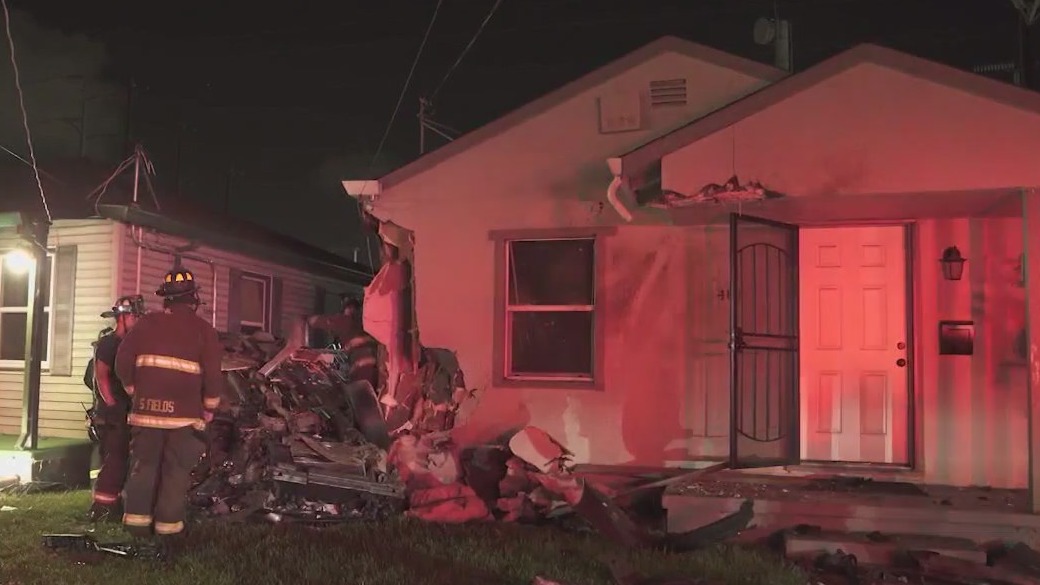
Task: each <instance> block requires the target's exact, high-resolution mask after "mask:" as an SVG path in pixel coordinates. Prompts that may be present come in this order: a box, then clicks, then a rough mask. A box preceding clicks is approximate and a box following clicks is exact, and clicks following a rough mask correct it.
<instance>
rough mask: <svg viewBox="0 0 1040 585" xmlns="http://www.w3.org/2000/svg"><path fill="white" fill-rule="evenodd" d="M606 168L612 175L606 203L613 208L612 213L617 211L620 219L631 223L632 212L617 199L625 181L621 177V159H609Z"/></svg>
mask: <svg viewBox="0 0 1040 585" xmlns="http://www.w3.org/2000/svg"><path fill="white" fill-rule="evenodd" d="M607 166H608V167H610V173H611V174H612V175H614V178H613V179H611V181H610V185H608V186H607V201H609V202H610V206H611V207H613V208H614V211H617V213H618V215H620V216H621V218H622V219H624V220H625V221H626V222H631V221H632V218H633V216H632V212H631V211H629V210H628V208H627V207H625V204H624V203H622V202H621V199H619V198H618V190H619V189H621V187H622V186H623V185H624V184H625V179H624V177H623V176H622V175H621V159H620V158H609V159H607Z"/></svg>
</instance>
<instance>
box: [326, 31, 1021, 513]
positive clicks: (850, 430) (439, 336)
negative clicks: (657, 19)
mask: <svg viewBox="0 0 1040 585" xmlns="http://www.w3.org/2000/svg"><path fill="white" fill-rule="evenodd" d="M665 86H667V87H668V88H669V90H668V91H667V92H664V91H659V88H661V87H665ZM674 88H685V90H679V89H674ZM666 94H667V95H668V96H669V98H668V99H674V100H675V101H676V102H679V103H678V104H676V105H664V103H663V102H664V101H665V100H664V98H660V99H659V97H658V96H663V95H666ZM680 95H681V96H682V97H681V98H680V97H674V96H680ZM658 104H661V105H658ZM622 112H623V113H622ZM614 130H620V131H616V132H615V131H614ZM1038 143H1040V96H1038V95H1037V94H1035V93H1033V92H1031V91H1027V90H1025V89H1022V88H1018V87H1014V86H1010V85H1005V84H1003V83H1001V82H998V81H995V80H992V79H988V78H984V77H980V76H976V75H973V74H970V73H966V72H963V71H959V70H955V69H953V68H950V67H946V66H944V65H940V64H937V63H933V62H929V61H926V60H923V59H919V58H917V57H914V56H911V55H906V54H902V53H899V52H896V51H892V50H889V49H885V48H881V47H877V46H871V45H865V46H859V47H856V48H853V49H851V50H849V51H846V52H844V53H842V54H840V55H838V56H836V57H833V58H831V59H829V60H827V61H825V62H823V63H820V64H819V65H816V66H815V67H812V68H810V69H807V70H805V71H803V72H800V73H797V74H794V75H790V76H785V75H782V74H781V73H779V72H777V71H775V70H772V69H770V68H768V67H765V66H761V65H757V64H752V63H748V62H746V61H743V60H740V59H738V58H736V57H731V56H727V57H721V56H719V54H718V53H717V52H715V51H712V50H709V49H706V48H703V47H699V46H697V45H694V44H691V43H686V42H684V41H679V40H676V39H663V40H660V41H657V42H655V43H653V44H651V45H649V46H647V47H645V48H644V49H641V50H639V51H637V52H635V53H633V54H631V55H629V56H627V57H624V58H622V59H621V60H620V61H618V62H615V63H613V64H610V65H607V66H606V67H604V68H602V69H600V70H597V71H595V72H593V73H591V74H589V75H587V76H586V77H584V78H582V79H580V80H578V81H576V82H574V83H572V84H570V85H568V86H565V87H563V88H561V89H560V90H559V91H557V92H555V93H553V94H551V95H549V96H546V97H543V98H541V99H539V100H536V101H535V102H533V103H531V104H528V105H527V106H525V107H523V108H521V109H520V110H518V111H517V112H514V113H513V114H510V115H508V116H506V117H504V118H502V119H500V120H498V121H495V122H492V123H491V124H489V125H487V126H485V127H484V128H481V129H479V130H477V131H475V132H473V133H471V134H469V135H466V136H463V137H461V138H459V139H457V140H456V141H454V142H452V143H451V144H449V145H448V146H446V147H444V148H442V149H440V150H437V151H434V152H432V153H430V154H428V155H426V156H424V157H422V158H420V159H418V160H417V161H415V162H413V163H411V164H410V165H408V166H405V167H403V168H401V169H399V170H397V171H395V172H393V173H391V174H390V175H388V176H386V177H383V178H381V179H378V180H366V181H346V182H345V183H344V188H345V189H346V191H347V192H348V193H349V194H350V195H352V196H355V197H359V198H360V199H362V200H363V201H365V203H366V205H367V206H368V207H369V209H370V210H371V212H372V213H373V214H374V215H375V216H376V217H378V218H380V219H382V220H384V221H389V222H393V223H394V224H397V225H399V226H402V227H403V228H406V229H408V230H411V231H412V233H413V236H414V247H415V249H414V262H415V291H416V292H415V295H416V298H415V303H416V312H417V319H418V325H419V328H420V330H421V336H422V341H423V343H424V344H426V345H433V346H439V347H452V348H455V349H456V350H457V351H458V355H459V359H460V362H461V365H462V368H463V369H464V370H465V372H466V374H467V380H468V382H469V384H470V385H471V386H476V387H478V388H479V389H480V390H481V391H482V394H481V396H480V399H479V400H478V401H476V402H475V404H476V405H475V406H474V407H473V410H472V411H471V412H469V413H467V416H466V417H465V420H466V422H467V423H468V424H467V428H470V429H472V432H473V433H474V434H475V435H483V436H492V435H494V434H495V432H500V431H502V430H504V429H507V428H509V427H514V426H517V425H522V424H534V425H538V426H540V427H542V428H544V429H545V430H546V431H548V432H549V433H550V434H551V435H553V436H554V437H556V438H557V439H559V440H560V441H561V442H562V443H563V444H565V445H566V446H567V447H568V448H569V449H570V450H571V451H572V452H574V454H575V458H576V460H577V461H579V462H590V463H596V464H608V465H630V466H693V465H702V464H703V462H705V461H712V460H726V459H728V460H729V461H730V462H731V463H732V464H733V465H734V466H736V467H755V466H764V465H772V466H775V465H797V464H799V463H804V464H807V463H813V464H816V465H818V466H822V467H815V466H814V468H822V469H839V470H840V469H859V470H867V471H864V473H868V474H872V475H875V476H882V475H885V474H889V475H891V474H899V477H902V478H909V479H912V480H914V481H918V482H926V483H940V484H949V485H955V486H967V485H987V486H994V487H1006V488H1026V487H1027V486H1032V485H1034V483H1035V481H1037V480H1040V457H1037V456H1036V454H1035V449H1036V446H1037V445H1040V397H1035V395H1037V393H1036V392H1035V391H1032V390H1031V388H1035V387H1037V385H1038V383H1040V359H1038V356H1037V355H1036V352H1037V350H1036V349H1035V343H1036V342H1035V341H1032V340H1036V339H1040V319H1037V318H1035V317H1034V318H1032V319H1031V320H1029V319H1026V315H1027V314H1031V315H1034V316H1035V315H1037V314H1040V294H1037V293H1035V292H1034V293H1032V294H1027V292H1028V291H1029V288H1030V287H1031V286H1035V285H1033V284H1030V283H1033V282H1036V279H1037V278H1040V254H1037V252H1036V250H1040V228H1037V227H1036V226H1040V199H1038V198H1040V191H1037V189H1036V188H1037V187H1038V186H1040V167H1038V166H1037V165H1036V164H1034V163H1033V161H1032V159H1031V157H1032V155H1031V153H1032V152H1034V151H1035V149H1034V148H1033V147H1032V146H1031V145H1034V144H1038ZM734 175H736V176H737V177H739V178H740V179H738V181H737V182H738V183H739V181H740V180H743V181H748V183H744V186H745V187H747V186H748V185H750V181H757V182H760V183H761V184H762V187H764V188H765V189H767V190H768V191H770V192H773V193H775V194H779V195H781V196H780V197H775V198H773V197H770V198H765V199H760V198H758V197H745V198H740V197H732V196H726V194H725V193H724V194H723V195H724V196H722V197H721V199H720V201H721V202H716V203H712V202H711V197H703V198H701V199H706V201H703V202H698V198H697V197H696V195H697V194H698V193H705V192H707V191H710V190H711V189H705V187H706V186H708V185H710V184H723V183H725V182H726V181H727V178H729V177H731V176H734ZM743 193H744V194H745V195H746V194H748V193H752V194H754V193H755V191H754V189H751V190H745V191H743ZM730 195H733V193H730ZM1023 234H1024V235H1023ZM958 252H959V253H962V254H963V257H964V258H966V259H967V261H966V262H963V263H961V262H958V261H957V260H956V253H958ZM944 256H945V257H946V259H947V262H946V263H943V262H940V258H943V257H944ZM958 269H962V270H963V272H962V274H958V272H960V270H958ZM955 278H960V279H959V280H957V279H955ZM731 348H732V349H731ZM1027 354H1031V355H1027ZM1029 364H1032V365H1029ZM1030 375H1032V377H1033V379H1032V380H1030ZM1032 421H1037V422H1036V423H1033V422H1032ZM1038 505H1040V504H1038V492H1037V490H1033V506H1034V510H1036V509H1037V508H1038Z"/></svg>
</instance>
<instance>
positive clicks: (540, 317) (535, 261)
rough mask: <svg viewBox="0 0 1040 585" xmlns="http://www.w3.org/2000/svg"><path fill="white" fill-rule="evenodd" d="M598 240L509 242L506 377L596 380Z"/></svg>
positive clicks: (507, 243)
mask: <svg viewBox="0 0 1040 585" xmlns="http://www.w3.org/2000/svg"><path fill="white" fill-rule="evenodd" d="M595 244H596V240H595V239H594V238H591V237H583V238H558V239H514V240H507V241H506V242H505V256H506V258H505V260H506V270H505V280H506V291H505V294H504V295H502V297H503V298H504V299H505V318H504V322H503V324H504V327H503V328H502V329H504V331H502V333H503V334H504V338H505V339H504V340H503V345H502V347H504V348H505V352H504V353H505V356H504V358H505V368H504V372H503V377H504V378H505V379H507V380H542V381H554V382H558V381H567V382H586V383H590V382H592V381H593V377H594V373H595V369H596V357H595V349H596V343H595V334H596V330H595V329H596V326H595V321H596V320H595V313H596V262H595V248H596V246H595ZM496 359H499V358H496Z"/></svg>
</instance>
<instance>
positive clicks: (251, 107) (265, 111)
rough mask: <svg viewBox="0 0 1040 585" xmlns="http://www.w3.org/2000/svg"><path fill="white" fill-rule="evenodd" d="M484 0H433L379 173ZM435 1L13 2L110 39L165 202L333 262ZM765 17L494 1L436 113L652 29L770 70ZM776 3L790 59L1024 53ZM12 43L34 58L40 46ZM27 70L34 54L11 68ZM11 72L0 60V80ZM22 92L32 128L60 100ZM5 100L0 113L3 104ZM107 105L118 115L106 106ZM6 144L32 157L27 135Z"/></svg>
mask: <svg viewBox="0 0 1040 585" xmlns="http://www.w3.org/2000/svg"><path fill="white" fill-rule="evenodd" d="M494 3H495V0H444V1H443V4H442V6H441V9H440V11H439V13H438V16H437V21H436V23H435V24H434V27H433V32H432V34H431V37H430V41H429V44H428V45H427V48H426V51H425V52H424V53H423V56H422V59H421V61H420V62H419V65H418V68H417V71H416V75H415V78H414V80H413V82H412V86H411V88H410V89H409V91H408V93H407V95H406V97H405V99H404V102H403V105H402V107H401V111H400V113H399V114H398V117H397V121H396V123H395V125H394V128H393V130H392V132H391V133H390V136H389V139H388V141H387V143H386V146H385V147H384V150H383V154H382V155H381V157H380V161H379V163H377V165H376V170H375V172H374V173H373V174H374V175H379V174H382V173H383V172H385V171H387V170H389V169H391V168H393V167H395V166H398V165H400V164H402V163H404V162H407V161H409V160H411V159H413V158H415V157H416V156H418V122H417V120H416V113H417V110H418V99H419V97H420V96H424V95H425V96H428V95H429V94H430V93H431V92H432V91H433V89H434V88H435V87H436V86H437V85H438V84H439V83H440V82H441V80H442V79H443V78H444V76H445V74H446V73H447V71H448V69H449V67H450V66H451V64H452V62H454V61H455V60H456V58H457V57H458V55H459V53H460V51H461V50H462V49H463V47H464V46H465V45H466V44H467V42H469V40H470V39H471V37H472V36H473V34H474V32H475V31H476V30H477V28H478V26H479V24H480V22H481V21H482V20H483V19H484V17H485V16H486V15H487V13H488V10H489V9H490V8H491V6H492V5H493V4H494ZM436 4H437V2H436V0H365V1H357V0H354V1H352V0H340V1H336V2H330V1H325V0H320V1H319V0H311V1H307V2H298V3H287V2H281V3H274V2H271V3H265V2H256V1H252V2H238V1H228V2H190V1H182V2H173V3H165V2H141V1H140V0H138V1H135V2H129V1H122V0H106V1H102V2H86V1H83V0H9V6H10V7H11V8H12V9H17V10H21V11H23V12H27V13H29V14H30V15H31V16H32V17H33V18H34V19H35V20H36V23H37V26H39V27H43V28H50V29H56V30H60V31H61V33H63V34H64V35H85V36H86V39H81V41H82V42H91V43H94V44H95V45H97V46H99V47H100V46H104V47H105V48H107V57H106V59H107V60H106V62H105V64H104V68H103V69H102V70H101V71H100V72H99V73H97V75H98V76H99V77H100V78H102V79H99V81H103V82H106V83H107V84H108V86H107V87H108V88H109V93H110V94H112V95H119V96H125V95H127V93H126V92H127V89H126V88H127V87H128V86H129V82H130V80H131V79H133V80H134V82H135V87H136V89H135V90H134V91H133V100H132V103H133V108H132V116H130V120H131V133H132V135H133V138H135V139H137V140H140V141H141V142H142V143H143V144H144V146H145V148H146V149H147V151H148V152H149V154H150V155H151V158H152V159H153V161H154V163H155V166H156V170H157V176H158V180H159V183H160V186H161V188H160V194H161V196H162V197H177V196H178V193H180V196H181V197H184V198H189V199H192V200H194V201H200V202H205V203H208V204H210V205H213V206H215V207H217V208H219V209H220V210H222V211H223V210H227V211H229V212H230V213H233V214H236V215H240V216H242V217H245V218H248V219H250V220H253V221H256V222H258V223H261V224H264V225H267V226H268V227H272V228H274V229H277V230H279V231H283V232H286V233H289V234H291V235H295V236H297V237H300V238H301V239H305V240H308V241H310V242H312V243H315V244H318V245H321V246H323V247H326V248H328V249H331V250H333V251H336V252H338V253H341V254H345V255H350V254H352V250H353V248H354V247H357V246H361V247H362V248H363V245H361V244H359V242H360V241H361V239H360V237H359V235H358V233H357V231H358V227H357V223H356V213H355V207H354V204H353V203H352V202H350V201H348V200H346V198H345V196H344V194H343V192H342V190H341V189H340V187H339V180H340V179H342V178H363V177H364V175H366V174H368V173H366V170H367V169H368V168H369V165H370V161H371V158H372V155H373V153H374V151H375V148H376V145H377V143H378V142H379V140H380V138H381V136H382V134H383V132H384V130H385V129H386V125H387V122H388V121H389V119H390V115H391V113H392V111H393V108H394V104H395V102H396V100H397V97H398V95H399V93H400V91H401V87H402V84H403V83H404V80H405V77H406V75H407V72H408V68H409V66H410V64H411V62H412V59H413V58H414V56H415V52H416V49H417V48H418V45H419V42H420V40H421V38H422V35H423V32H424V31H425V29H426V27H427V25H428V24H429V21H430V17H431V15H432V14H433V11H434V7H435V6H436ZM776 9H777V6H776V5H775V3H774V2H772V1H765V0H763V1H759V0H627V1H620V0H503V1H502V3H501V5H500V7H499V9H498V11H497V12H496V13H495V15H494V16H493V17H492V19H491V21H490V23H489V24H488V26H487V28H486V29H485V30H484V31H483V33H481V35H480V37H479V39H478V40H477V42H476V44H475V45H474V47H473V49H472V50H471V51H470V53H469V54H468V55H467V56H466V58H465V59H464V61H463V62H462V64H461V65H460V66H459V67H458V69H457V70H455V71H454V73H452V75H451V77H450V78H449V79H448V80H447V82H446V83H445V84H444V86H443V89H442V90H441V91H440V93H439V95H438V96H437V100H436V102H435V105H436V115H435V119H436V120H437V121H438V122H440V123H442V124H446V125H448V126H451V127H453V128H456V129H458V130H460V131H462V132H465V131H468V130H472V129H474V128H476V127H478V126H480V125H482V124H484V123H486V122H488V121H490V120H492V119H494V118H496V117H497V116H500V115H502V114H503V113H505V112H507V111H509V110H511V109H513V108H515V107H517V106H519V105H521V104H523V103H525V102H527V101H530V100H531V99H533V98H536V97H538V96H539V95H542V94H544V93H546V92H548V91H551V90H552V89H554V88H555V87H558V86H560V85H562V84H564V83H566V82H567V81H570V80H572V79H574V78H576V77H578V76H580V75H582V74H583V73H586V72H588V71H590V70H591V69H593V68H595V67H597V66H599V65H602V64H604V63H606V62H608V61H610V60H612V59H614V58H617V57H619V56H621V55H622V54H624V53H626V52H629V51H631V50H633V49H635V48H637V47H639V46H640V45H643V44H645V43H648V42H650V41H652V40H654V39H656V38H658V37H660V36H662V35H676V36H680V37H683V38H686V39H689V40H693V41H697V42H701V43H704V44H707V45H711V46H714V47H717V48H720V49H722V50H725V51H729V52H732V53H735V54H738V55H742V56H745V57H749V58H753V59H758V60H761V61H766V62H769V61H770V60H771V48H770V47H763V46H759V45H756V44H755V43H754V40H753V38H752V26H753V24H754V22H755V20H756V19H757V18H759V17H762V16H771V15H772V14H773V11H774V10H776ZM778 9H779V12H780V15H781V17H783V18H786V19H789V20H790V21H791V22H792V30H793V36H794V60H795V68H796V69H798V70H800V69H804V68H805V67H807V66H810V65H812V64H814V63H816V62H818V61H820V60H821V59H824V58H826V57H829V56H831V55H833V54H835V53H837V52H839V51H841V50H843V49H846V48H848V47H850V46H853V45H855V44H857V43H861V42H868V41H869V42H877V43H880V44H884V45H887V46H890V47H893V48H896V49H900V50H904V51H908V52H911V53H914V54H917V55H920V56H923V57H927V58H931V59H935V60H939V61H943V62H947V63H950V64H953V65H956V66H961V67H970V66H972V65H979V64H986V63H998V62H1010V61H1013V60H1014V59H1016V57H1017V53H1018V17H1017V14H1016V12H1015V11H1014V10H1013V8H1012V6H1011V2H1010V1H1009V0H952V1H947V2H937V1H933V0H783V1H781V2H780V3H779V8H778ZM15 41H16V43H19V50H20V51H21V50H22V49H21V45H22V44H24V45H26V47H28V48H26V49H25V51H26V55H29V52H30V49H31V50H36V51H37V52H40V51H42V52H44V53H45V52H46V51H47V46H46V45H47V43H40V42H37V43H35V44H33V41H32V40H31V39H22V38H19V37H18V36H17V35H16V38H15ZM6 56H7V55H6V51H4V54H3V57H5V59H4V62H6ZM33 63H34V62H33V61H32V60H31V59H30V58H29V57H27V59H26V62H25V63H23V64H22V67H23V76H26V75H31V74H32V73H33V72H32V71H25V70H24V69H30V70H31V68H32V67H33ZM37 68H38V69H39V68H42V66H39V67H37ZM44 73H45V72H44ZM36 74H37V76H40V75H43V74H42V73H40V72H39V71H37V72H36ZM10 75H11V72H10V68H9V67H3V68H2V69H0V79H2V81H0V90H2V89H3V88H5V87H8V86H10V85H11V82H10V79H11V77H10ZM61 91H62V92H63V95H70V94H77V92H71V91H69V90H68V89H67V88H66V89H65V90H61ZM77 95H78V94H77ZM73 97H76V96H73ZM111 97H112V96H111V95H110V98H111ZM27 99H28V102H27V106H28V108H29V110H30V115H31V117H32V118H31V119H32V120H38V119H39V118H40V117H45V116H46V115H47V109H48V108H49V107H52V105H51V104H50V103H49V102H48V100H47V99H45V98H42V97H40V98H38V99H37V102H36V103H34V102H33V99H32V96H29V97H28V98H27ZM112 99H113V100H114V101H115V102H118V101H119V100H117V99H115V98H112ZM110 101H111V100H110ZM124 101H125V100H124ZM8 106H9V104H6V103H5V105H4V108H3V111H2V112H0V116H4V117H10V116H11V115H13V111H12V108H10V107H8ZM67 106H68V105H67ZM106 115H107V117H108V118H109V119H110V122H111V125H112V127H113V128H116V126H119V125H120V124H122V122H119V121H120V119H122V118H123V116H122V114H120V113H119V112H118V111H114V112H109V113H108V114H106ZM93 119H94V118H92V120H93ZM117 122H119V124H117ZM33 124H34V127H35V125H36V122H34V123H33ZM122 125H125V124H122ZM34 130H35V128H34ZM41 132H45V130H41ZM111 133H112V134H118V133H119V132H118V131H116V130H113V131H112V132H111ZM66 136H67V133H66ZM0 137H2V139H3V143H4V144H3V145H4V146H6V147H8V148H12V149H16V150H18V151H19V152H24V142H17V141H18V140H21V138H20V137H15V136H11V135H10V133H9V132H8V133H5V134H3V135H0ZM40 140H41V141H44V140H46V138H45V137H43V138H41V139H40ZM55 140H57V138H55ZM63 140H66V141H67V140H68V138H67V137H66V138H63ZM117 142H121V141H119V140H117ZM436 144H438V143H437V142H436V141H434V142H433V145H436ZM0 154H2V153H0ZM114 156H115V158H114V160H111V161H108V162H111V163H113V166H114V164H115V163H118V162H119V160H120V159H121V158H122V156H119V153H118V152H117V153H116V154H115V155H114ZM96 157H101V158H103V157H104V156H103V155H96ZM364 254H365V252H364V251H362V257H361V258H360V259H361V260H363V261H364V260H365V258H364Z"/></svg>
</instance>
